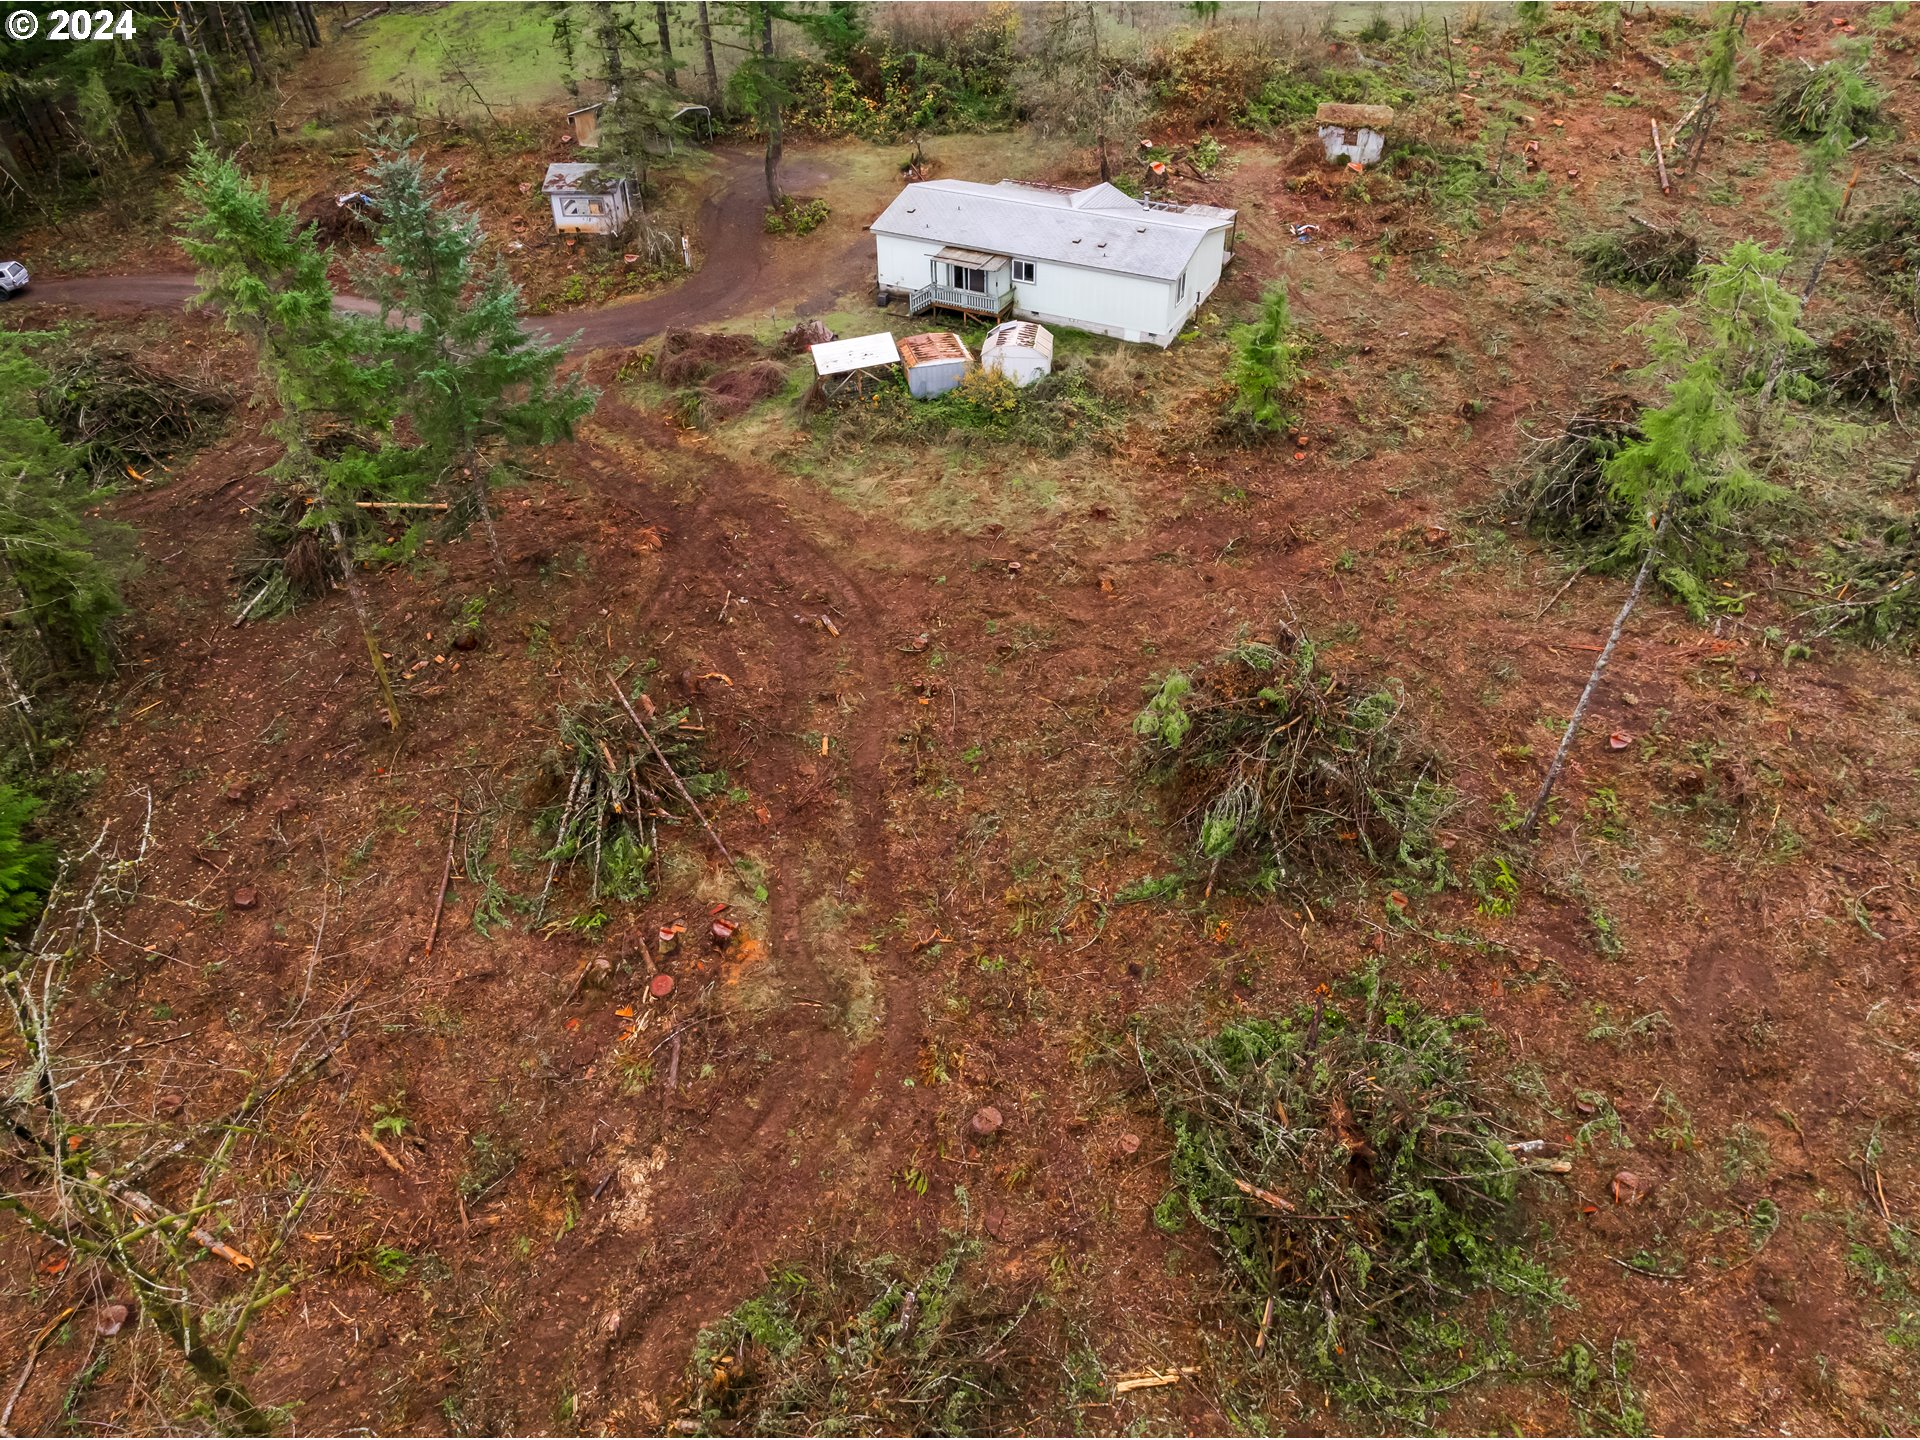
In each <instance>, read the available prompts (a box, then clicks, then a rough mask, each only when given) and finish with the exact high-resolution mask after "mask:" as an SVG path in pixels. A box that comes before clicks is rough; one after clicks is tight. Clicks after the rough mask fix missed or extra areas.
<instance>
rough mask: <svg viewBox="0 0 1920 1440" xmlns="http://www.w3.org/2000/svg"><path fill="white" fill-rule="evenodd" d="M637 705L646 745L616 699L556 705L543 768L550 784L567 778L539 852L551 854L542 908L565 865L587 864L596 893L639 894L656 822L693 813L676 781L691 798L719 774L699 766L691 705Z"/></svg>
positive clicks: (654, 857)
mask: <svg viewBox="0 0 1920 1440" xmlns="http://www.w3.org/2000/svg"><path fill="white" fill-rule="evenodd" d="M636 704H638V705H639V707H640V709H639V712H638V713H639V714H640V716H641V717H642V719H643V720H644V721H645V723H646V726H647V733H648V734H650V735H651V736H652V737H653V742H654V743H653V744H652V745H649V744H648V743H647V736H646V735H643V734H641V732H640V729H639V727H638V726H637V725H635V723H634V721H633V717H632V716H630V715H629V714H628V713H627V711H626V708H625V707H624V706H621V705H619V704H617V703H608V704H604V705H593V706H587V707H585V708H582V709H579V710H564V709H563V710H562V711H561V712H560V735H559V739H560V744H559V747H558V749H557V750H555V751H554V752H553V753H552V754H551V755H550V756H549V757H548V763H547V769H548V774H549V776H550V777H551V779H552V781H553V782H554V784H555V786H556V788H557V786H558V785H560V784H564V785H565V786H566V797H565V799H564V800H562V801H561V802H560V804H559V805H558V806H557V807H556V808H554V809H553V810H551V811H550V812H549V815H548V817H547V822H546V826H545V828H546V829H547V830H548V831H549V833H550V834H551V836H552V841H551V843H550V844H549V846H548V848H547V849H546V851H545V852H544V853H543V854H542V856H541V858H542V859H543V860H546V861H547V862H548V865H547V881H546V886H545V887H544V888H543V889H542V890H541V892H540V908H541V909H544V908H545V905H546V899H547V893H548V891H550V890H551V889H552V888H553V881H554V876H555V874H556V873H557V872H558V871H559V869H560V868H561V867H562V866H566V867H567V868H569V869H572V868H574V867H585V869H586V871H587V875H588V879H589V888H590V898H591V899H593V900H595V901H598V900H599V899H600V898H601V897H602V896H603V895H604V896H606V897H608V898H609V899H613V900H622V901H628V902H632V901H638V900H644V899H646V898H647V896H648V895H649V894H650V893H651V886H650V885H649V884H648V879H647V874H648V867H649V866H650V865H657V863H658V857H659V854H660V825H661V822H663V821H664V822H665V823H667V824H668V825H673V824H677V823H679V822H680V821H682V820H685V819H688V818H691V817H690V812H689V807H688V805H687V803H686V799H685V798H684V797H683V795H682V793H681V790H682V787H683V786H684V787H685V791H686V794H687V795H690V796H692V797H693V799H694V800H695V801H696V802H697V801H699V800H700V799H702V798H704V797H705V796H707V795H710V794H712V793H713V792H715V791H716V790H719V789H721V788H722V787H723V785H724V783H725V782H724V779H723V777H721V776H718V775H710V774H707V773H705V772H703V771H702V770H701V768H700V763H701V762H700V738H701V735H702V729H701V726H700V724H699V722H698V721H697V720H696V719H695V718H694V715H693V712H692V711H691V710H685V709H683V710H675V711H671V712H660V713H654V712H653V710H652V702H651V701H649V700H647V699H646V697H645V696H640V697H637V699H636ZM656 747H657V750H656ZM676 781H677V783H676ZM535 913H536V915H537V914H538V913H539V911H538V910H536V912H535Z"/></svg>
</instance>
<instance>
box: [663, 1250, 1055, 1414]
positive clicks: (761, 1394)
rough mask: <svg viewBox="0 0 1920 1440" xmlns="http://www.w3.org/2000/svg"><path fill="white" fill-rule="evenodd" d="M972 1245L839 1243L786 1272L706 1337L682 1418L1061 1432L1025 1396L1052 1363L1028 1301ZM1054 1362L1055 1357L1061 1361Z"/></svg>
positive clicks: (699, 1345)
mask: <svg viewBox="0 0 1920 1440" xmlns="http://www.w3.org/2000/svg"><path fill="white" fill-rule="evenodd" d="M978 1249H979V1246H978V1242H962V1243H961V1244H958V1245H956V1246H954V1247H953V1248H952V1249H951V1250H949V1251H948V1252H947V1253H946V1255H945V1256H943V1257H942V1258H941V1259H940V1260H939V1261H937V1262H936V1263H935V1264H934V1265H933V1266H932V1267H931V1268H928V1269H925V1270H920V1269H919V1268H918V1267H914V1268H913V1269H908V1268H907V1267H906V1266H905V1265H903V1264H902V1263H901V1262H900V1261H899V1260H897V1259H895V1258H894V1257H892V1256H890V1255H883V1256H879V1257H877V1258H874V1259H861V1258H858V1257H855V1256H853V1255H851V1254H849V1253H847V1252H845V1251H840V1252H837V1253H833V1254H830V1255H828V1256H827V1257H825V1258H823V1259H822V1260H821V1261H820V1262H819V1263H816V1264H808V1265H803V1266H789V1267H784V1268H783V1269H782V1270H781V1272H780V1274H779V1276H778V1278H777V1279H775V1281H774V1282H773V1284H771V1285H770V1286H768V1287H767V1289H766V1290H765V1291H763V1292H762V1293H761V1294H759V1295H755V1296H753V1297H752V1298H750V1299H748V1300H747V1301H745V1302H744V1303H742V1304H741V1305H740V1306H739V1307H738V1308H737V1309H735V1310H734V1311H733V1312H732V1313H731V1314H729V1315H727V1316H725V1317H724V1318H723V1319H721V1320H719V1321H717V1322H716V1323H714V1324H713V1325H710V1326H708V1327H707V1328H706V1329H704V1330H702V1331H701V1332H700V1336H699V1339H698V1340H697V1341H696V1342H695V1345H694V1353H693V1359H692V1363H691V1366H690V1372H691V1373H690V1375H689V1380H690V1389H691V1393H690V1394H689V1396H688V1398H687V1404H686V1418H684V1419H683V1420H682V1421H681V1422H680V1424H679V1425H678V1426H677V1427H676V1428H679V1429H682V1430H686V1431H689V1432H690V1433H693V1434H704V1435H1009V1434H1016V1433H1028V1432H1029V1430H1030V1429H1032V1428H1035V1427H1036V1425H1037V1427H1038V1428H1039V1429H1040V1430H1041V1431H1042V1433H1058V1431H1059V1430H1060V1429H1061V1428H1062V1427H1061V1424H1060V1422H1059V1421H1058V1420H1056V1419H1050V1418H1047V1417H1038V1416H1035V1415H1034V1413H1033V1402H1032V1400H1031V1399H1030V1398H1027V1397H1030V1396H1031V1395H1032V1394H1034V1393H1035V1392H1036V1391H1037V1390H1038V1389H1039V1388H1040V1386H1041V1384H1042V1382H1043V1381H1044V1380H1045V1379H1046V1378H1047V1376H1048V1372H1049V1371H1050V1370H1051V1369H1052V1366H1049V1365H1046V1364H1045V1363H1043V1360H1042V1347H1041V1346H1040V1345H1039V1344H1038V1343H1037V1339H1036V1336H1037V1329H1038V1321H1039V1317H1038V1315H1037V1314H1036V1313H1035V1311H1036V1308H1037V1307H1036V1306H1035V1305H1034V1303H1033V1301H1032V1300H1031V1299H1029V1300H1028V1301H1026V1302H1025V1303H1024V1304H1015V1303H1012V1302H1010V1301H1008V1300H1005V1299H1003V1298H1002V1297H1000V1296H999V1295H997V1294H995V1293H994V1292H993V1291H992V1290H990V1289H988V1288H986V1287H984V1286H982V1285H980V1284H978V1283H977V1282H975V1281H973V1279H972V1277H971V1276H969V1275H968V1274H967V1273H966V1271H967V1267H968V1262H969V1261H972V1260H974V1259H975V1258H976V1256H977V1254H978ZM1054 1363H1055V1364H1057V1363H1058V1362H1057V1361H1056V1362H1054Z"/></svg>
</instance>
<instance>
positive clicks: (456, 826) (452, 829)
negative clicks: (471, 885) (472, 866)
mask: <svg viewBox="0 0 1920 1440" xmlns="http://www.w3.org/2000/svg"><path fill="white" fill-rule="evenodd" d="M459 833H460V797H459V796H458V795H456V796H454V797H453V823H452V824H451V825H449V826H448V827H447V864H446V868H445V869H443V870H442V871H441V872H440V889H439V892H438V893H437V894H436V895H435V897H434V901H433V924H432V925H431V926H430V927H429V928H428V930H427V954H429V955H431V954H433V942H434V941H435V940H436V939H438V938H439V935H440V916H441V914H442V912H443V911H445V910H446V908H447V886H448V885H449V884H451V883H452V881H453V841H454V837H455V836H456V835H458V834H459Z"/></svg>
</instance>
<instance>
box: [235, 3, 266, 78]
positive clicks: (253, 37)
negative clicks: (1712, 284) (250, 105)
mask: <svg viewBox="0 0 1920 1440" xmlns="http://www.w3.org/2000/svg"><path fill="white" fill-rule="evenodd" d="M233 18H234V26H235V28H236V29H237V30H239V32H240V48H241V49H242V50H244V51H246V54H247V68H248V69H250V70H252V71H253V78H254V82H255V83H256V84H258V85H259V86H260V88H261V89H262V90H264V89H266V88H267V87H268V86H269V85H271V84H272V83H273V72H272V71H271V70H269V69H268V68H267V57H266V56H265V55H263V54H262V53H261V52H260V36H259V35H258V33H256V32H255V30H254V28H253V17H252V16H251V15H249V14H247V7H246V6H245V5H236V6H234V7H233Z"/></svg>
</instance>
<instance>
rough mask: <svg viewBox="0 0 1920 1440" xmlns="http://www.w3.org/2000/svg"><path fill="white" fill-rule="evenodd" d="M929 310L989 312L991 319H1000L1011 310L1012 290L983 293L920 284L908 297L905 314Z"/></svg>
mask: <svg viewBox="0 0 1920 1440" xmlns="http://www.w3.org/2000/svg"><path fill="white" fill-rule="evenodd" d="M933 309H940V310H959V311H963V312H964V313H966V314H968V315H991V316H992V317H993V318H994V319H995V320H1004V319H1006V318H1007V316H1009V315H1011V314H1012V313H1013V292H1012V291H1011V290H1009V291H1007V292H1006V293H1005V294H1004V295H983V294H981V293H980V292H979V291H978V290H959V289H955V288H954V287H953V286H951V285H922V286H921V287H920V288H919V289H918V290H916V291H914V292H913V294H912V295H911V296H909V297H908V300H907V314H909V315H920V314H924V313H925V312H926V311H928V310H933Z"/></svg>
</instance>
